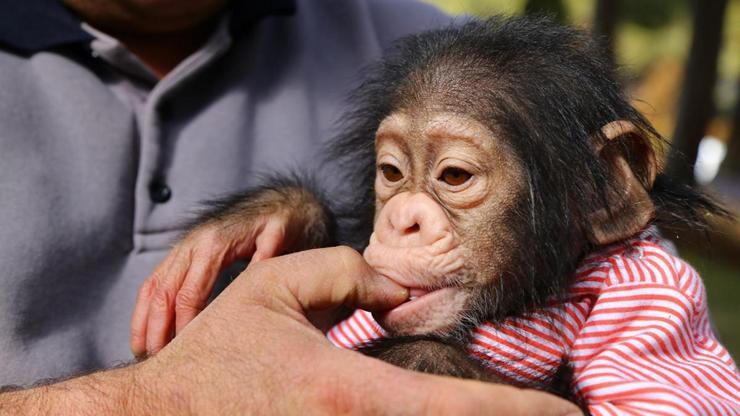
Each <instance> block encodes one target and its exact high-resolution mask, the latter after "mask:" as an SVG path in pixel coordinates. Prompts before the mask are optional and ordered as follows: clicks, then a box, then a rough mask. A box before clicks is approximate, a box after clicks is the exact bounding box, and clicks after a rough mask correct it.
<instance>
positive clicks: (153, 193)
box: [149, 180, 172, 204]
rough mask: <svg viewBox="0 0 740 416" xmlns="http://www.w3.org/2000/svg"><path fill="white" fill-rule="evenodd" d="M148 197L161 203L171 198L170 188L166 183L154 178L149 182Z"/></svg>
mask: <svg viewBox="0 0 740 416" xmlns="http://www.w3.org/2000/svg"><path fill="white" fill-rule="evenodd" d="M149 197H150V198H151V199H152V201H153V202H155V203H157V204H162V203H165V202H167V201H169V200H170V198H172V190H171V189H170V187H169V186H167V184H165V183H162V182H160V181H158V180H155V181H153V182H152V183H151V184H149Z"/></svg>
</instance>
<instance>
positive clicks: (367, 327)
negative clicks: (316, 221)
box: [326, 309, 387, 349]
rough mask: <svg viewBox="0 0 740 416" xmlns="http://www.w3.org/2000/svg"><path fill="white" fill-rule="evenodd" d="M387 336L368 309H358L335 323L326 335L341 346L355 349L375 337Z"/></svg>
mask: <svg viewBox="0 0 740 416" xmlns="http://www.w3.org/2000/svg"><path fill="white" fill-rule="evenodd" d="M385 336H387V334H386V332H385V330H384V329H383V328H381V327H380V325H378V324H377V322H375V320H374V319H373V315H372V314H371V313H370V312H368V311H363V310H361V309H358V310H356V311H355V312H354V313H353V314H352V315H351V316H350V317H349V318H347V319H345V320H344V321H342V322H340V323H338V324H336V325H334V326H333V327H332V328H331V329H330V330H329V332H327V333H326V337H327V338H328V339H329V341H330V342H331V343H332V344H334V345H335V346H337V347H339V348H346V349H355V348H357V347H359V346H361V345H362V344H365V343H367V342H368V341H372V340H374V339H378V338H383V337H385Z"/></svg>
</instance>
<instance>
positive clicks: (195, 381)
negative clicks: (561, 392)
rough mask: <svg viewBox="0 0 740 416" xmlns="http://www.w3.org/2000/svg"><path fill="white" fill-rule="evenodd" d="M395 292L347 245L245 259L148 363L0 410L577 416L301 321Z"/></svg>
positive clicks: (7, 402)
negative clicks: (401, 360)
mask: <svg viewBox="0 0 740 416" xmlns="http://www.w3.org/2000/svg"><path fill="white" fill-rule="evenodd" d="M406 297H407V293H406V291H405V289H403V288H401V287H399V286H397V285H396V284H394V283H392V282H391V281H389V280H387V279H385V278H382V277H379V276H376V275H375V274H374V272H373V271H372V270H371V269H370V268H369V266H367V264H366V263H365V262H364V260H363V259H362V257H361V256H360V255H359V254H358V253H356V252H354V251H353V250H351V249H347V248H331V249H321V250H310V251H305V252H300V253H296V254H293V255H288V256H283V257H280V258H275V259H270V260H267V261H263V262H259V263H255V264H254V265H252V266H250V267H249V268H248V269H247V270H246V271H245V272H244V273H243V274H242V275H241V276H240V278H238V279H237V280H236V281H235V282H234V283H233V284H232V285H231V286H229V287H228V288H227V289H226V290H225V291H224V292H223V293H222V295H221V296H219V297H218V298H217V299H216V300H215V301H214V302H212V303H211V304H210V305H209V306H208V307H207V308H206V309H205V310H204V311H203V313H201V314H200V315H198V317H196V319H194V320H193V321H192V322H191V324H190V325H188V326H187V328H185V329H184V330H183V331H182V333H181V335H180V336H178V337H177V338H175V339H174V340H173V342H171V343H170V344H169V345H168V346H166V347H165V348H164V349H162V350H161V351H160V352H159V353H158V354H156V355H155V356H153V357H151V358H150V359H148V360H146V361H143V362H141V363H138V364H136V365H133V366H130V367H126V368H121V369H117V370H111V371H107V372H101V373H96V374H93V375H89V376H84V377H80V378H77V379H72V380H68V381H66V382H62V383H60V384H56V385H52V386H47V387H41V388H37V389H31V390H25V391H20V392H14V393H8V394H4V395H0V415H1V414H19V413H21V414H28V413H32V411H34V410H46V409H53V412H56V413H60V414H69V413H74V414H83V415H84V414H101V413H106V414H116V413H121V414H133V415H137V414H161V415H168V414H185V413H189V414H265V413H269V414H295V413H298V412H300V413H302V414H306V413H308V414H312V413H315V414H334V413H347V414H368V413H370V414H485V413H490V414H506V415H517V414H522V415H529V414H532V415H535V414H536V415H567V414H570V413H569V412H576V413H573V414H578V413H577V412H578V409H576V408H575V407H574V406H572V405H571V404H569V403H567V402H565V401H564V400H561V399H559V398H557V397H554V396H551V395H549V394H546V393H541V392H536V391H532V390H523V389H517V388H515V387H511V386H504V385H496V384H486V383H480V382H475V381H470V380H458V379H450V378H446V377H437V376H430V375H425V374H420V373H413V372H410V371H406V370H403V369H399V368H396V367H393V366H391V365H389V364H386V363H382V362H380V361H377V360H374V359H371V358H368V357H364V356H362V355H360V354H357V353H354V352H351V351H345V350H340V349H337V348H335V347H332V346H331V345H330V344H329V342H328V341H327V340H326V338H325V337H324V335H323V333H322V331H320V330H318V329H317V328H316V327H314V326H313V325H312V324H311V323H310V322H311V314H310V312H312V311H326V310H333V309H336V308H337V307H339V306H346V307H355V308H364V309H367V310H380V309H387V308H390V307H393V306H394V305H397V304H398V303H400V302H402V301H404V300H405V299H406ZM11 406H13V407H11ZM65 410H69V412H65Z"/></svg>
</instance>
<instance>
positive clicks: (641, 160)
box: [133, 18, 740, 415]
mask: <svg viewBox="0 0 740 416" xmlns="http://www.w3.org/2000/svg"><path fill="white" fill-rule="evenodd" d="M613 72H614V71H613V68H611V67H610V66H609V64H608V63H607V60H606V59H604V58H603V56H602V55H601V53H600V52H599V51H598V49H597V48H596V47H595V46H594V44H593V43H592V42H591V40H590V39H589V36H587V35H586V34H583V33H581V32H579V31H577V30H574V29H569V28H564V27H559V26H556V25H554V24H552V23H550V22H547V21H543V20H532V19H527V18H493V19H490V20H487V21H471V22H469V23H466V24H463V25H459V26H454V27H449V28H446V29H443V30H437V31H431V32H427V33H423V34H420V35H416V36H411V37H408V38H406V39H404V40H402V41H401V42H400V43H399V44H398V46H397V47H396V49H395V50H393V51H391V52H390V53H389V54H388V55H387V56H386V58H385V59H384V60H383V61H382V62H380V63H378V64H377V65H376V67H375V68H374V70H373V71H371V73H370V74H369V75H368V77H367V79H366V80H365V82H364V83H363V84H362V85H361V86H360V87H359V89H358V90H357V92H356V103H355V104H356V107H355V110H354V111H353V112H352V113H350V114H349V115H348V118H347V126H348V128H347V131H346V132H345V134H343V135H342V136H341V137H339V138H338V139H337V141H336V142H335V143H334V147H333V148H332V149H331V154H332V155H334V156H338V157H340V158H341V159H343V160H345V161H349V163H345V164H344V165H343V166H345V168H346V172H350V173H353V174H354V176H352V175H348V179H347V184H348V185H349V186H348V189H349V190H348V191H347V195H351V196H352V197H353V201H352V202H354V204H351V209H350V210H345V211H342V212H336V210H335V211H334V212H333V213H332V210H330V209H329V208H328V207H327V205H326V204H325V203H323V202H322V200H321V198H319V197H317V196H316V194H315V193H313V192H311V191H310V190H308V189H307V188H305V187H303V186H301V185H298V184H296V183H293V184H290V183H287V182H285V183H273V184H269V185H268V186H265V187H263V188H260V189H257V190H253V191H250V192H247V193H245V194H243V195H237V196H234V197H232V198H230V199H228V200H225V201H221V203H220V205H219V206H218V208H217V209H214V210H213V211H212V212H210V213H209V215H207V216H205V217H204V219H203V220H202V221H201V222H200V223H199V224H198V225H197V226H195V227H194V228H193V229H192V231H191V232H190V233H189V234H188V235H187V236H186V237H185V238H184V239H183V240H182V241H181V242H180V243H179V244H178V245H177V246H175V248H174V250H173V252H172V253H171V254H170V255H169V257H167V259H165V260H164V262H163V263H162V264H161V265H160V266H159V267H158V269H157V270H156V271H155V273H154V274H153V275H152V276H151V277H150V278H149V279H147V281H146V282H145V283H144V286H143V289H142V291H141V295H140V297H139V302H138V304H137V310H136V312H135V315H134V316H135V318H136V319H134V322H133V325H134V328H135V329H136V330H137V332H138V333H146V334H147V338H149V340H150V342H149V345H150V346H154V347H153V349H152V351H149V352H154V351H156V349H158V348H161V346H163V345H164V344H165V343H166V342H168V341H169V339H170V338H171V336H173V334H175V333H177V331H179V330H180V329H181V328H182V327H183V326H184V325H185V324H187V322H189V321H190V320H191V319H192V318H193V317H194V316H195V315H196V314H197V313H198V312H199V311H200V310H201V309H202V308H203V307H204V306H205V303H206V301H207V298H208V296H209V294H210V292H211V289H212V288H213V284H214V282H215V280H216V277H217V275H218V273H219V271H220V270H222V269H223V267H225V266H226V265H228V264H230V263H231V262H233V261H234V260H236V259H239V258H247V257H252V261H258V260H260V259H264V258H267V257H271V256H275V255H279V254H282V253H287V252H290V251H294V250H300V249H305V248H309V247H316V246H321V245H325V244H330V243H331V241H332V239H331V237H330V235H331V230H332V228H333V225H331V224H332V221H331V219H332V218H337V217H341V218H344V217H345V216H347V215H349V216H353V217H354V218H355V219H357V221H356V224H357V225H359V227H357V229H356V230H355V231H354V235H355V236H360V237H361V238H362V237H364V238H367V236H368V234H369V231H370V228H371V226H372V235H371V236H370V237H369V244H368V245H367V247H366V248H365V250H364V256H365V259H366V260H367V262H368V263H369V264H370V265H371V266H372V267H373V268H375V269H376V271H377V272H378V273H379V274H381V275H384V276H386V277H388V278H390V279H392V280H394V281H395V282H397V283H399V284H401V285H402V286H405V287H407V288H408V289H409V293H410V297H409V300H408V302H406V303H404V304H402V305H400V306H398V307H396V308H394V309H393V310H390V311H387V312H385V313H383V314H378V315H375V316H373V315H371V314H369V313H367V312H364V311H357V312H355V313H354V314H353V315H352V316H351V317H349V318H348V319H347V320H345V321H343V322H341V323H339V324H338V325H336V326H335V327H334V328H332V329H331V330H330V331H329V333H328V337H329V339H330V340H331V341H332V342H333V343H334V344H335V345H338V346H342V347H348V348H356V347H360V346H363V345H367V344H368V343H370V346H369V347H366V348H367V352H368V353H370V354H371V355H374V356H377V357H380V358H383V359H385V360H387V361H389V362H391V363H396V364H401V365H403V366H405V367H409V368H414V369H421V370H425V371H429V370H430V369H431V370H433V371H439V372H443V373H447V374H452V375H461V376H469V377H474V378H480V379H486V380H491V381H496V382H506V383H513V384H516V385H521V386H529V387H537V388H545V389H549V388H551V386H552V385H554V384H558V383H562V382H563V380H566V384H567V386H566V388H567V390H568V392H570V393H573V394H575V396H576V397H577V398H578V400H582V401H583V402H584V403H585V404H586V406H587V408H588V411H590V412H591V413H593V414H614V413H619V412H621V411H623V412H627V413H645V412H648V413H651V414H653V413H656V414H657V413H659V414H672V415H675V414H732V413H735V414H737V412H738V411H740V393H739V392H740V376H739V375H738V370H737V368H736V366H735V364H734V362H733V361H732V359H731V357H730V356H729V354H728V352H727V351H726V350H725V349H724V348H723V347H722V346H721V345H720V344H719V343H718V342H717V340H716V338H715V337H714V335H713V334H712V331H711V329H710V326H709V321H708V315H707V313H708V312H707V305H706V298H705V295H704V288H703V285H702V282H701V279H700V278H699V276H698V275H697V274H696V272H695V271H694V270H693V269H692V268H691V267H690V266H689V265H688V264H686V263H685V262H683V261H682V260H680V259H679V258H677V257H675V256H674V255H673V254H672V252H671V250H670V249H667V248H666V247H665V245H664V243H663V241H662V240H661V238H660V236H659V235H658V234H657V232H656V229H655V226H654V224H655V223H656V222H657V221H659V220H666V219H667V220H670V221H683V222H685V223H688V224H689V225H693V226H701V225H702V224H703V221H704V219H705V215H725V214H726V213H725V212H724V211H723V210H722V209H721V208H719V207H717V206H716V205H715V204H714V203H713V202H712V201H711V200H710V199H708V198H706V197H704V196H703V195H701V194H700V193H698V192H696V191H694V190H692V189H690V188H687V187H682V186H677V185H674V184H671V183H670V182H669V181H668V180H667V179H666V178H664V177H663V176H662V175H660V174H659V172H660V166H659V164H658V162H657V160H658V158H657V156H656V153H655V150H654V149H655V148H656V147H657V145H658V144H659V141H660V140H661V139H660V137H659V135H658V133H656V131H655V130H654V129H653V127H652V126H650V124H649V123H648V122H647V121H646V120H645V119H644V118H643V117H642V116H641V115H640V114H639V113H638V112H637V111H636V110H635V109H634V108H633V107H632V106H631V105H630V104H629V102H628V101H627V99H626V98H625V97H624V95H623V94H622V92H621V91H620V88H619V86H618V84H617V83H616V82H615V81H614V75H613ZM358 190H359V193H360V194H358ZM344 231H345V232H346V231H347V230H346V229H344ZM151 285H154V286H155V287H156V290H157V291H158V292H156V293H155V294H154V295H149V294H150V287H151ZM159 292H161V293H160V294H157V293H159ZM152 296H154V297H156V296H163V297H166V299H175V300H176V301H175V303H174V304H172V305H169V307H171V308H173V309H174V311H164V312H163V311H161V310H153V309H154V308H162V307H166V306H162V305H160V304H159V303H160V302H152V303H150V300H151V299H152ZM163 305H167V303H164V304H163ZM153 314H155V315H156V316H168V317H170V318H168V320H167V321H166V322H164V324H163V323H162V322H158V323H157V325H156V326H153V325H152V323H151V322H152V321H151V319H148V318H147V316H149V317H151V316H152V315H153ZM375 319H377V322H379V324H377V323H376V321H375ZM147 321H149V323H147ZM429 334H432V336H433V337H436V338H430V339H425V338H422V339H417V338H411V339H409V338H400V341H398V340H399V338H394V337H408V336H412V337H416V336H422V335H423V336H427V335H429ZM384 337H391V338H393V339H396V340H397V341H398V342H395V341H392V342H390V344H388V343H385V344H383V343H382V342H381V343H380V344H377V343H373V342H372V341H373V340H377V339H379V338H384ZM376 342H377V341H376ZM140 344H141V342H140V341H139V343H138V344H136V343H135V344H134V345H133V347H134V350H135V351H136V352H139V353H142V352H144V351H145V347H144V346H143V345H140ZM389 345H390V346H389ZM456 345H463V346H464V347H456ZM462 351H464V352H465V354H466V355H467V357H472V358H473V359H474V360H475V361H470V360H469V359H468V358H467V357H466V356H462V355H461V354H460V353H461V352H462ZM479 363H482V365H484V366H485V372H481V367H479ZM569 371H570V372H572V376H571V377H563V376H562V375H563V374H567V373H568V372H569Z"/></svg>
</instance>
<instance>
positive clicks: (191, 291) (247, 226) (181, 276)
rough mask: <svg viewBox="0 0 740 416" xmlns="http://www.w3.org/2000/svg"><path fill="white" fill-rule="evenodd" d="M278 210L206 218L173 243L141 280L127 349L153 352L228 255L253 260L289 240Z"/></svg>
mask: <svg viewBox="0 0 740 416" xmlns="http://www.w3.org/2000/svg"><path fill="white" fill-rule="evenodd" d="M290 225H291V224H290V217H289V215H287V214H286V213H284V212H276V213H273V214H270V215H262V216H259V217H255V218H252V219H251V220H250V221H241V222H240V221H231V222H225V221H223V220H218V221H209V222H206V223H204V224H201V225H199V226H197V227H196V228H194V229H193V230H192V231H191V232H190V233H188V234H187V236H186V237H185V238H184V239H183V240H182V241H180V242H179V243H178V244H176V245H175V246H174V247H173V248H172V250H171V251H170V253H169V254H168V255H167V257H165V259H164V260H163V261H162V262H161V263H160V264H159V265H158V266H157V268H156V269H155V270H154V272H152V274H151V275H150V276H149V277H147V279H146V280H145V281H144V282H143V283H142V284H141V286H140V288H139V292H138V295H137V298H136V306H135V307H134V312H133V315H132V318H131V350H132V352H133V353H134V355H136V356H138V357H140V356H144V355H147V354H154V353H156V352H157V351H159V350H160V349H161V348H162V347H164V346H165V345H166V344H167V343H168V342H170V340H172V338H173V337H174V336H175V335H176V334H178V333H179V332H180V331H181V330H182V328H184V327H185V325H187V324H188V322H190V321H192V320H193V318H195V316H196V315H198V313H200V311H201V310H203V308H204V307H205V305H206V302H207V301H208V298H209V296H210V294H211V292H212V291H213V286H214V285H215V283H216V280H217V279H218V276H219V273H220V272H221V271H222V270H223V269H224V268H226V267H228V266H229V265H231V264H232V263H233V262H234V261H236V260H238V259H241V258H249V257H251V262H252V263H254V262H257V261H260V260H264V259H267V258H270V257H274V256H276V255H279V254H282V252H283V250H284V249H285V248H286V245H287V244H286V243H290V241H286V240H289V239H290V238H291V236H289V235H288V236H287V238H286V235H287V234H289V232H290Z"/></svg>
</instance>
